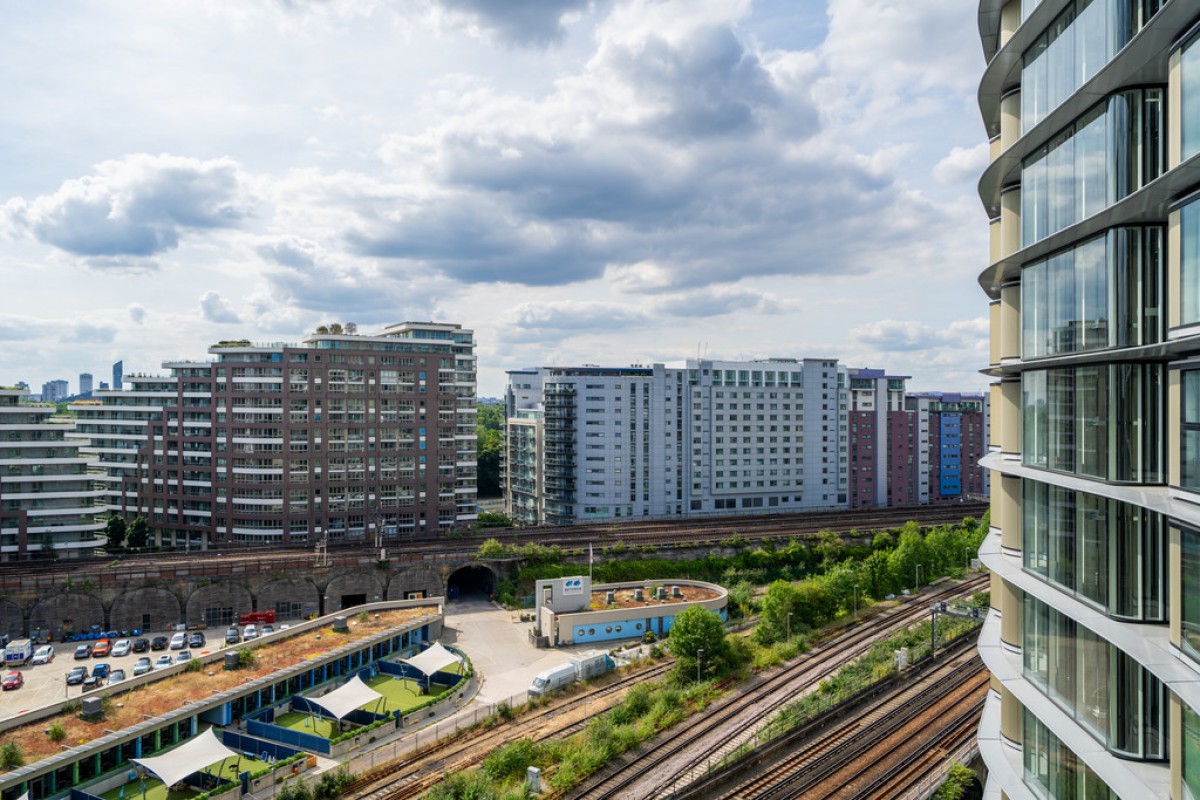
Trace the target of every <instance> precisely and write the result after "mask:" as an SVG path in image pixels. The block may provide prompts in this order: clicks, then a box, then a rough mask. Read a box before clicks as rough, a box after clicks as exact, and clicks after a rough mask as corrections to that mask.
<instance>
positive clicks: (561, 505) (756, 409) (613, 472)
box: [503, 359, 848, 525]
mask: <svg viewBox="0 0 1200 800" xmlns="http://www.w3.org/2000/svg"><path fill="white" fill-rule="evenodd" d="M846 391H847V390H846V380H845V370H844V368H842V367H839V366H838V364H837V362H836V361H835V360H829V359H805V360H804V361H802V362H801V361H797V360H794V359H778V360H770V361H750V362H746V361H737V362H733V361H712V360H707V359H704V360H689V361H688V362H687V364H686V365H685V366H684V367H682V368H680V367H667V366H664V365H663V364H655V365H653V366H649V367H644V366H632V367H597V366H579V367H543V368H540V369H526V370H514V371H512V372H510V373H509V388H508V392H507V398H506V413H507V426H506V427H507V435H506V440H505V466H504V474H503V481H504V485H505V502H506V508H507V510H508V513H509V514H510V515H512V516H513V518H514V519H515V520H516V521H517V522H519V523H520V524H525V525H533V524H549V525H563V524H570V523H573V522H578V521H587V520H605V519H618V518H629V517H668V516H682V515H686V514H708V513H733V512H737V513H750V512H754V511H757V510H776V511H780V510H801V509H813V508H844V507H845V506H846V502H847V497H846V493H847V488H846V487H847V483H848V467H847V460H846V437H847V433H846V429H847V424H846V414H847V394H846Z"/></svg>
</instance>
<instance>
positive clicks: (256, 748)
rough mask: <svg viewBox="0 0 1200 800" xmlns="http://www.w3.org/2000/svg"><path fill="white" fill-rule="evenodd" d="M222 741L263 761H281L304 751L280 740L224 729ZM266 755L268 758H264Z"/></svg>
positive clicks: (227, 745)
mask: <svg viewBox="0 0 1200 800" xmlns="http://www.w3.org/2000/svg"><path fill="white" fill-rule="evenodd" d="M221 741H222V743H223V744H224V745H225V746H226V747H228V748H230V749H232V750H237V751H238V752H239V753H248V754H249V755H252V756H254V757H256V758H259V759H262V760H263V761H280V760H282V759H285V758H291V757H292V756H294V755H296V754H297V753H300V752H303V751H302V750H297V749H296V748H294V747H287V746H286V745H282V744H279V743H278V742H270V741H267V740H265V739H255V738H254V737H253V736H246V735H245V734H241V733H237V732H236V731H224V732H223V733H222V735H221ZM264 755H265V756H266V758H263V756H264Z"/></svg>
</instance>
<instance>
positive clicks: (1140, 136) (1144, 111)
mask: <svg viewBox="0 0 1200 800" xmlns="http://www.w3.org/2000/svg"><path fill="white" fill-rule="evenodd" d="M1162 130H1163V92H1162V90H1161V89H1135V90H1132V91H1128V92H1122V93H1120V94H1117V95H1113V96H1112V97H1110V98H1109V99H1108V100H1107V101H1106V102H1104V103H1101V104H1100V105H1098V106H1096V107H1094V108H1092V110H1090V111H1089V112H1087V113H1086V114H1084V115H1083V116H1082V117H1080V118H1079V119H1078V120H1077V121H1076V122H1075V124H1074V125H1072V126H1071V127H1069V128H1067V129H1066V130H1065V131H1063V132H1061V133H1060V134H1058V135H1057V136H1055V137H1054V138H1053V139H1051V140H1050V142H1049V143H1048V144H1046V145H1045V146H1044V147H1042V148H1040V149H1039V150H1037V151H1036V152H1035V153H1033V154H1032V155H1031V156H1030V157H1029V158H1027V159H1026V160H1025V163H1024V165H1023V166H1022V168H1021V242H1022V245H1029V244H1032V243H1034V242H1036V241H1038V240H1039V239H1044V238H1046V237H1047V236H1049V235H1051V234H1053V233H1057V232H1058V231H1060V230H1062V229H1063V228H1066V227H1068V226H1070V225H1073V224H1075V223H1076V222H1079V221H1081V220H1084V219H1086V218H1088V217H1090V216H1092V215H1093V214H1095V213H1097V212H1098V211H1102V210H1103V209H1105V208H1107V207H1108V206H1110V205H1112V204H1113V203H1115V202H1116V201H1118V200H1120V199H1121V198H1123V197H1125V196H1126V195H1128V194H1129V193H1130V192H1133V191H1136V190H1137V189H1140V188H1141V187H1142V186H1144V185H1146V184H1147V183H1149V182H1150V181H1152V180H1154V179H1155V178H1157V177H1158V176H1159V175H1160V174H1162V170H1163V166H1164V164H1165V151H1164V145H1165V142H1164V139H1165V137H1164V136H1163V135H1162Z"/></svg>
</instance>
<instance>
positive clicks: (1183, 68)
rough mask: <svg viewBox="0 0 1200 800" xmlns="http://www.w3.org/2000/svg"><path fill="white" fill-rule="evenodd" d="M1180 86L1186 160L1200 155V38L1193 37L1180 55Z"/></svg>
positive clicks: (1180, 121)
mask: <svg viewBox="0 0 1200 800" xmlns="http://www.w3.org/2000/svg"><path fill="white" fill-rule="evenodd" d="M1179 68H1180V74H1179V86H1180V89H1181V93H1182V96H1181V100H1182V106H1183V107H1182V108H1181V109H1179V126H1180V131H1181V133H1182V136H1183V142H1182V144H1183V149H1182V156H1183V158H1184V159H1185V160H1186V159H1188V158H1191V157H1192V156H1194V155H1196V153H1200V36H1193V37H1192V38H1191V40H1190V41H1188V43H1187V44H1185V45H1184V46H1183V49H1182V50H1181V51H1180V54H1179Z"/></svg>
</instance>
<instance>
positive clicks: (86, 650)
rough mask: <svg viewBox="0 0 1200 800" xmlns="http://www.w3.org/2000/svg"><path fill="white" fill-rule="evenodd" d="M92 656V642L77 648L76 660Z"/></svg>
mask: <svg viewBox="0 0 1200 800" xmlns="http://www.w3.org/2000/svg"><path fill="white" fill-rule="evenodd" d="M91 657H92V646H91V645H90V644H81V645H79V646H78V647H76V648H75V660H76V661H83V660H84V659H86V658H91Z"/></svg>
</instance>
